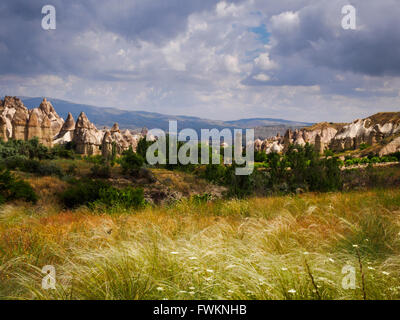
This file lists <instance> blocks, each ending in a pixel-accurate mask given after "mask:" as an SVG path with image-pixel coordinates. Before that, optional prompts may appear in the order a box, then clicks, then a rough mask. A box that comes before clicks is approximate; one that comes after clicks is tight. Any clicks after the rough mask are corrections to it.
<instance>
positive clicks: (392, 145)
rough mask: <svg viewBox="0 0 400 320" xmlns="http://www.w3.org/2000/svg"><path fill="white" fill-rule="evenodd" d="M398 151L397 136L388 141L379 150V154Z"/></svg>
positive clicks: (398, 138)
mask: <svg viewBox="0 0 400 320" xmlns="http://www.w3.org/2000/svg"><path fill="white" fill-rule="evenodd" d="M397 151H400V137H397V138H396V139H394V140H393V141H392V142H389V143H388V144H387V145H386V146H384V147H383V148H382V149H381V150H380V151H379V156H380V157H382V156H386V155H388V154H391V153H394V152H397Z"/></svg>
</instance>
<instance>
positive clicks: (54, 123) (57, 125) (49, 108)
mask: <svg viewBox="0 0 400 320" xmlns="http://www.w3.org/2000/svg"><path fill="white" fill-rule="evenodd" d="M38 109H39V111H41V112H40V113H39V117H40V118H41V120H42V121H43V119H44V117H47V118H48V119H49V121H50V128H51V132H52V133H54V134H58V132H59V131H60V129H61V128H62V126H63V124H64V120H63V119H62V118H61V117H60V116H59V115H58V114H57V112H56V110H55V109H54V107H53V105H52V104H51V102H50V101H47V99H46V98H44V99H43V101H42V103H41V104H40V106H39V108H38Z"/></svg>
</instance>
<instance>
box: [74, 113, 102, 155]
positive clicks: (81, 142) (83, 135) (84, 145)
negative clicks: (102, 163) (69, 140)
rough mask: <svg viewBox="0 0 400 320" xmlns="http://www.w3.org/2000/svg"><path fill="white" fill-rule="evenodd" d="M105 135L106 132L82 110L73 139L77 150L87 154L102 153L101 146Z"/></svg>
mask: <svg viewBox="0 0 400 320" xmlns="http://www.w3.org/2000/svg"><path fill="white" fill-rule="evenodd" d="M103 135H104V132H102V131H99V130H98V129H97V128H96V127H95V125H94V124H93V123H91V122H90V121H89V119H88V118H87V116H86V114H85V113H84V112H82V113H81V114H80V115H79V117H78V119H77V121H76V124H75V130H74V137H73V141H74V142H75V143H76V151H77V152H78V153H80V154H85V155H98V154H101V151H100V146H101V144H102V140H103Z"/></svg>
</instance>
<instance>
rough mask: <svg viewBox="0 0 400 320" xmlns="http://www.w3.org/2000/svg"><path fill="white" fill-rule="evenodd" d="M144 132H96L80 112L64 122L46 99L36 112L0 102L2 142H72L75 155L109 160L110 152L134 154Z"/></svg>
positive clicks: (15, 102) (10, 100)
mask: <svg viewBox="0 0 400 320" xmlns="http://www.w3.org/2000/svg"><path fill="white" fill-rule="evenodd" d="M147 132H148V130H147V129H146V128H143V129H142V131H141V134H132V133H131V132H130V131H129V130H125V131H124V132H123V133H121V131H120V128H119V125H118V124H117V123H116V124H114V126H113V127H112V128H111V129H110V130H108V129H107V128H105V129H104V130H98V129H97V128H96V126H95V125H94V124H93V123H91V122H90V121H89V119H88V118H87V116H86V115H85V114H84V113H83V112H82V113H81V114H80V115H79V117H78V119H77V121H76V123H75V120H74V118H73V116H72V114H71V113H68V117H67V119H66V120H65V122H64V120H63V119H62V118H61V117H60V116H59V115H58V114H57V112H56V111H55V109H54V107H53V105H52V104H51V102H50V101H48V100H47V99H46V98H44V99H43V101H42V102H41V104H40V105H39V107H38V108H34V109H31V110H28V108H26V107H25V106H24V104H23V102H22V101H21V100H20V99H19V98H16V97H9V96H7V97H5V98H4V101H3V100H0V139H3V141H7V140H9V139H16V140H29V139H32V138H35V137H36V138H38V140H39V142H40V143H42V144H43V145H45V146H47V147H51V146H53V145H57V144H65V143H68V142H73V143H74V145H75V146H76V152H77V153H80V154H83V155H98V154H103V155H104V156H109V155H110V154H111V153H112V152H113V148H115V152H116V154H121V153H122V152H123V151H124V150H128V149H129V148H130V147H131V148H132V149H133V150H134V151H136V148H137V145H138V142H139V140H140V139H141V138H142V137H145V136H146V135H147Z"/></svg>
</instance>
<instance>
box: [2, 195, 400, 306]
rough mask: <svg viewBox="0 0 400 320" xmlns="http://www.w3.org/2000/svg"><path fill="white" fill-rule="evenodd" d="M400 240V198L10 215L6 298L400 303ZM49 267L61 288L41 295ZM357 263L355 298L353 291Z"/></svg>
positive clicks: (6, 221) (19, 209) (6, 213)
mask: <svg viewBox="0 0 400 320" xmlns="http://www.w3.org/2000/svg"><path fill="white" fill-rule="evenodd" d="M399 232H400V191H399V190H373V191H359V192H349V193H328V194H305V195H301V196H285V197H271V198H254V199H248V200H219V201H215V202H210V203H204V204H198V203H195V202H192V201H189V200H185V201H181V202H179V203H177V204H175V205H173V206H170V207H156V208H146V209H144V210H142V211H139V212H131V213H130V214H126V213H125V214H112V215H106V214H101V215H96V214H95V213H93V212H90V211H89V210H85V209H80V210H77V211H73V212H61V213H59V212H52V211H51V210H50V211H46V212H42V211H40V210H38V209H37V208H27V207H24V206H22V205H20V206H18V205H14V206H8V207H5V208H3V211H2V213H1V214H0V253H1V256H0V263H1V267H0V297H1V298H3V299H363V298H364V295H365V296H366V298H367V299H399V298H400V291H399V290H400V275H399V272H400V271H399V270H400V268H399V267H400V255H399V253H400V234H399ZM357 252H358V254H359V256H358V254H357ZM44 265H54V266H55V267H56V271H57V277H56V279H57V285H56V290H43V289H42V288H41V281H42V278H43V276H44V275H43V274H42V273H41V268H42V267H43V266H44ZM345 265H351V266H354V268H355V269H356V288H355V289H354V290H352V289H348V290H345V289H344V288H343V287H342V279H343V276H344V275H343V274H342V268H343V267H344V266H345ZM360 266H362V269H363V272H362V273H363V275H364V281H362V276H361V272H360ZM363 287H364V289H363Z"/></svg>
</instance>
